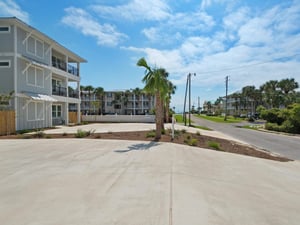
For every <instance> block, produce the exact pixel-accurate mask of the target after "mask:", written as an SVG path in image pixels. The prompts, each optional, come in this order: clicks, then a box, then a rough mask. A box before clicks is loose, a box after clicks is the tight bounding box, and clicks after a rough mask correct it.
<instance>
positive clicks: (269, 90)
mask: <svg viewBox="0 0 300 225" xmlns="http://www.w3.org/2000/svg"><path fill="white" fill-rule="evenodd" d="M277 84H278V81H277V80H270V81H268V82H266V83H265V84H263V85H261V86H260V90H261V92H262V96H263V101H264V102H266V103H267V105H266V107H267V108H273V107H274V106H275V107H276V106H277V107H279V101H280V97H279V93H278V90H277Z"/></svg>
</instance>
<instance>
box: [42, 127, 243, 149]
mask: <svg viewBox="0 0 300 225" xmlns="http://www.w3.org/2000/svg"><path fill="white" fill-rule="evenodd" d="M171 128H172V124H170V123H168V124H165V129H171ZM174 128H175V130H182V129H185V130H186V131H187V132H190V133H196V132H200V134H202V135H206V136H211V137H217V138H223V139H228V140H233V141H236V142H240V143H244V142H242V141H240V140H238V139H235V138H234V137H231V136H228V135H225V134H223V133H221V132H218V131H208V130H202V129H198V128H193V127H187V126H184V125H181V124H175V126H174ZM79 129H81V130H84V131H94V132H95V133H107V132H124V131H145V130H146V131H147V130H153V129H155V124H154V123H92V124H87V125H78V126H71V127H69V126H58V127H57V128H56V129H50V130H45V131H44V133H46V134H63V133H68V134H75V133H76V132H77V130H79ZM244 144H246V143H244Z"/></svg>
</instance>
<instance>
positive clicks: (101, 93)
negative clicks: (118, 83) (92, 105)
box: [94, 87, 104, 114]
mask: <svg viewBox="0 0 300 225" xmlns="http://www.w3.org/2000/svg"><path fill="white" fill-rule="evenodd" d="M94 93H95V95H96V97H97V99H99V103H100V104H99V109H98V114H102V113H103V107H104V104H103V97H104V88H103V87H97V88H95V90H94Z"/></svg>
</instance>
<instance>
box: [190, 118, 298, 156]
mask: <svg viewBox="0 0 300 225" xmlns="http://www.w3.org/2000/svg"><path fill="white" fill-rule="evenodd" d="M192 120H193V122H194V123H195V124H198V125H202V126H207V127H209V128H212V129H213V130H215V131H217V132H220V133H222V134H224V135H227V136H229V137H231V138H235V139H238V140H239V141H241V142H245V143H248V144H250V145H253V146H256V147H258V148H260V149H265V150H268V151H270V152H274V153H277V154H280V155H282V156H285V157H287V158H289V159H294V160H300V137H299V136H288V135H282V134H276V133H268V132H262V131H256V130H250V129H244V128H239V127H237V125H238V124H235V123H232V124H226V123H216V122H212V121H208V120H205V119H200V118H198V117H195V116H192Z"/></svg>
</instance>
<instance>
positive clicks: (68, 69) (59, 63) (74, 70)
mask: <svg viewBox="0 0 300 225" xmlns="http://www.w3.org/2000/svg"><path fill="white" fill-rule="evenodd" d="M52 66H53V67H55V68H57V69H60V70H63V71H66V72H68V73H70V74H73V75H75V76H79V69H78V68H76V67H75V66H72V65H70V64H67V63H66V62H62V61H58V60H52Z"/></svg>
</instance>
